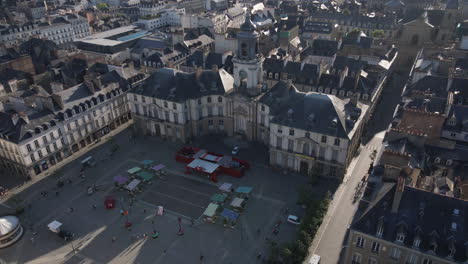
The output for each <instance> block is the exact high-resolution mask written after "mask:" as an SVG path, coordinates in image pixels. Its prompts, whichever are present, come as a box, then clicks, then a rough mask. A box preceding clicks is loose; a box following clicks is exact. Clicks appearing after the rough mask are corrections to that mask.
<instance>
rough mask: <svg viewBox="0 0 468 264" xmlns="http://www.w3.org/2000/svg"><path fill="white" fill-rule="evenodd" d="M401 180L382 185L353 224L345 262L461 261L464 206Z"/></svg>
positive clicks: (419, 263)
mask: <svg viewBox="0 0 468 264" xmlns="http://www.w3.org/2000/svg"><path fill="white" fill-rule="evenodd" d="M403 181H404V180H401V181H400V182H399V183H398V184H397V185H395V184H391V183H389V184H387V185H385V186H384V187H383V188H382V190H381V193H380V194H379V196H378V199H377V200H376V201H375V203H374V204H373V205H372V206H371V207H369V208H368V209H367V210H366V211H365V212H364V214H363V215H362V216H360V217H359V219H357V220H356V221H355V222H354V223H353V224H352V225H351V228H350V233H349V239H348V243H347V248H346V256H345V260H344V263H353V264H361V263H372V264H377V263H408V264H436V263H440V264H442V263H465V262H466V261H467V260H468V253H467V245H466V240H465V232H464V226H465V219H466V213H467V212H468V211H467V209H468V208H467V203H466V202H465V201H463V200H460V199H456V198H450V197H447V196H443V195H438V194H434V193H431V192H427V191H424V190H420V189H415V188H412V187H408V186H405V184H404V182H403Z"/></svg>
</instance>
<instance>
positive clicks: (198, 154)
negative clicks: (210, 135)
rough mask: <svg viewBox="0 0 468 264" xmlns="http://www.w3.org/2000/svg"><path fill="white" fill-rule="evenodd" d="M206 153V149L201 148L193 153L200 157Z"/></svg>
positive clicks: (196, 157) (194, 156) (195, 157)
mask: <svg viewBox="0 0 468 264" xmlns="http://www.w3.org/2000/svg"><path fill="white" fill-rule="evenodd" d="M205 153H206V149H200V150H199V151H197V153H195V154H194V155H193V158H194V159H198V158H200V157H201V156H203V155H205Z"/></svg>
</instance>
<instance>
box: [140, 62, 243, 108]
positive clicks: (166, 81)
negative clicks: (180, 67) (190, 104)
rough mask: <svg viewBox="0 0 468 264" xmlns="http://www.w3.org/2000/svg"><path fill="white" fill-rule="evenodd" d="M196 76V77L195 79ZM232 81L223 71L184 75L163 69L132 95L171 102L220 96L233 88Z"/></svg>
mask: <svg viewBox="0 0 468 264" xmlns="http://www.w3.org/2000/svg"><path fill="white" fill-rule="evenodd" d="M197 76H198V77H197ZM233 84H234V79H233V78H232V76H231V75H229V74H228V73H227V72H226V71H225V70H222V69H221V70H219V71H212V70H206V71H201V73H199V75H198V73H196V72H194V73H185V72H180V71H177V70H174V69H169V68H164V69H161V70H159V71H158V72H155V73H153V74H152V75H151V76H150V77H149V78H148V79H146V80H145V81H144V83H143V84H141V85H139V86H137V87H135V88H134V89H133V91H132V93H136V94H142V95H145V96H150V97H155V98H159V99H163V100H168V101H173V102H183V101H185V100H187V99H194V98H199V97H202V96H207V95H222V94H225V93H226V92H228V91H230V90H231V89H232V88H233Z"/></svg>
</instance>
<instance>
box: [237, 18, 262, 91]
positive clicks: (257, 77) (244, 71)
mask: <svg viewBox="0 0 468 264" xmlns="http://www.w3.org/2000/svg"><path fill="white" fill-rule="evenodd" d="M237 41H238V45H237V46H238V47H237V53H236V55H235V56H234V59H233V64H234V88H235V90H236V91H239V92H246V93H247V94H249V95H258V94H259V93H260V92H261V91H262V83H263V69H262V63H263V57H262V56H261V55H260V54H258V33H257V31H255V25H254V24H253V23H252V21H251V20H250V11H247V13H246V16H245V21H244V23H243V24H242V25H241V26H240V32H239V33H238V35H237Z"/></svg>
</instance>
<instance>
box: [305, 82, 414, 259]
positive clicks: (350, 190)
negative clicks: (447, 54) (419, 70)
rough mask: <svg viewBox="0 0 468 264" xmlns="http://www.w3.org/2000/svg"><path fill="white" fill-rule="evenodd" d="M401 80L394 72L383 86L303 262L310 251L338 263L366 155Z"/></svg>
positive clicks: (377, 142) (378, 138)
mask: <svg viewBox="0 0 468 264" xmlns="http://www.w3.org/2000/svg"><path fill="white" fill-rule="evenodd" d="M404 80H406V78H403V77H400V76H398V75H396V74H394V76H393V80H392V81H391V82H389V84H388V85H387V86H386V87H384V90H383V91H382V95H381V101H380V102H378V105H377V108H376V111H375V113H374V117H373V119H372V120H371V121H369V122H370V125H369V129H368V135H369V137H368V140H365V139H363V143H362V145H361V151H360V153H359V155H357V156H356V157H355V158H354V160H353V161H352V162H351V164H350V166H349V167H348V171H347V174H346V175H345V178H344V180H343V183H342V184H341V185H340V186H339V187H338V189H337V191H336V192H335V194H334V196H333V201H332V202H331V203H330V207H329V209H328V213H327V215H326V216H325V218H324V219H323V222H322V225H321V226H320V229H319V231H318V232H317V235H316V236H315V238H314V241H313V242H312V245H311V247H310V248H309V257H308V258H307V259H306V262H305V263H308V262H307V261H309V259H310V257H311V256H312V254H317V255H319V256H321V260H320V261H321V263H323V264H335V263H340V260H341V259H340V258H341V257H342V256H343V255H344V252H345V250H346V249H345V247H344V244H345V243H346V239H347V238H346V236H347V231H348V227H349V225H350V224H351V223H352V220H353V217H354V215H355V212H356V210H357V208H358V204H359V201H355V198H354V197H355V194H356V191H357V189H358V184H359V183H360V182H361V179H362V177H363V176H364V175H366V174H367V171H368V169H369V164H370V163H371V158H370V155H371V154H372V152H373V151H374V150H377V151H378V150H379V149H380V148H381V146H382V140H383V138H384V136H385V130H386V129H387V127H388V125H389V124H390V122H391V121H392V115H393V109H395V106H396V105H397V104H398V103H399V102H400V99H401V98H400V97H401V96H400V95H401V90H402V88H403V84H404Z"/></svg>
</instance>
